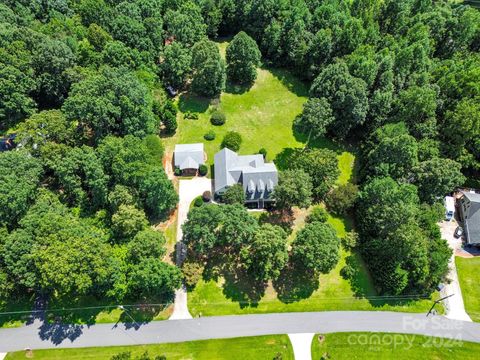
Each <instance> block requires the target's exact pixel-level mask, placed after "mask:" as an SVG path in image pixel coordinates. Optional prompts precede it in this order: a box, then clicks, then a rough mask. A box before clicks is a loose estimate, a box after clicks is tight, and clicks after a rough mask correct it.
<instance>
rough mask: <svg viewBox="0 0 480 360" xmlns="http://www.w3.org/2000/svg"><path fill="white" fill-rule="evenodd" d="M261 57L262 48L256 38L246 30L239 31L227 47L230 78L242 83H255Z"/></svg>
mask: <svg viewBox="0 0 480 360" xmlns="http://www.w3.org/2000/svg"><path fill="white" fill-rule="evenodd" d="M260 57H261V54H260V50H259V49H258V46H257V43H256V42H255V40H253V39H252V38H251V37H250V36H248V35H247V34H246V33H245V32H243V31H241V32H239V33H238V34H237V35H235V36H234V37H233V39H232V41H231V42H230V44H228V47H227V53H226V59H227V75H228V79H229V80H230V81H232V82H235V83H240V84H251V83H253V82H254V81H255V79H256V78H257V66H259V65H260Z"/></svg>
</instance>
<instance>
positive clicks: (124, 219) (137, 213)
mask: <svg viewBox="0 0 480 360" xmlns="http://www.w3.org/2000/svg"><path fill="white" fill-rule="evenodd" d="M147 226H148V221H147V218H146V217H145V213H144V212H143V211H142V210H140V209H137V208H136V207H135V206H132V205H120V207H119V208H118V210H117V212H116V213H115V214H113V216H112V231H113V233H114V234H115V237H116V238H117V239H119V240H130V239H132V238H133V237H134V236H135V235H136V234H137V233H138V232H139V231H141V230H143V229H145V228H146V227H147Z"/></svg>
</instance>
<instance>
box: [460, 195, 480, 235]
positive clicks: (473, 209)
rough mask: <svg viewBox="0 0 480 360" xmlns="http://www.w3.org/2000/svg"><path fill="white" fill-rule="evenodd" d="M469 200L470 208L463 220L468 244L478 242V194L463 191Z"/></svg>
mask: <svg viewBox="0 0 480 360" xmlns="http://www.w3.org/2000/svg"><path fill="white" fill-rule="evenodd" d="M463 194H464V195H465V197H467V198H468V199H469V200H470V209H469V211H468V214H467V219H466V220H465V224H464V225H465V233H466V235H467V242H468V243H469V244H480V194H477V193H470V192H464V193H463Z"/></svg>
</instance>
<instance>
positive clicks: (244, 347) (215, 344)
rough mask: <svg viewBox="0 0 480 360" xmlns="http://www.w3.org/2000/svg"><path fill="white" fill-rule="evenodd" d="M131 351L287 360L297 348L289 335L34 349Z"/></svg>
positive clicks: (18, 355)
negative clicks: (153, 343)
mask: <svg viewBox="0 0 480 360" xmlns="http://www.w3.org/2000/svg"><path fill="white" fill-rule="evenodd" d="M125 351H129V352H131V354H132V356H134V357H135V356H139V355H142V354H143V353H144V352H145V351H148V353H149V354H150V356H152V358H153V357H155V356H157V355H165V356H166V357H167V359H169V360H173V359H195V360H210V359H216V360H244V359H265V360H271V359H273V358H274V356H276V355H277V354H281V356H282V357H281V359H283V360H293V350H292V346H291V344H290V341H289V339H288V337H287V336H286V335H276V336H258V337H244V338H234V339H217V340H205V341H190V342H184V343H172V344H155V345H141V346H118V347H117V346H115V347H93V348H80V349H55V350H34V351H33V356H31V357H32V358H34V359H38V360H41V359H49V360H60V359H61V360H79V359H95V360H109V359H110V358H111V357H112V356H113V355H115V354H118V353H121V352H125ZM28 358H30V357H27V356H26V355H25V352H24V351H18V352H14V353H9V354H8V355H7V357H6V359H7V360H19V359H28Z"/></svg>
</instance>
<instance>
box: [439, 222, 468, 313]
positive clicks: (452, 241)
mask: <svg viewBox="0 0 480 360" xmlns="http://www.w3.org/2000/svg"><path fill="white" fill-rule="evenodd" d="M438 225H439V226H440V231H441V233H442V238H443V239H445V240H447V242H448V245H449V246H450V248H451V249H452V250H453V254H452V257H451V258H450V261H449V263H448V268H449V272H448V275H447V277H448V279H449V280H450V283H449V284H445V287H444V288H443V289H442V291H441V292H440V295H441V296H442V297H445V296H449V295H452V294H453V296H451V297H449V298H448V299H445V300H444V301H443V304H444V305H445V310H446V316H447V317H448V318H450V319H455V320H463V321H472V319H470V316H468V314H467V312H466V311H465V305H464V303H463V297H462V290H461V288H460V282H459V281H458V274H457V267H456V266H455V253H456V252H458V251H461V249H462V239H456V238H455V237H454V236H453V234H454V232H455V229H456V228H457V226H458V224H457V222H456V221H454V220H452V221H450V222H449V221H442V222H441V223H439V224H438Z"/></svg>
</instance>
